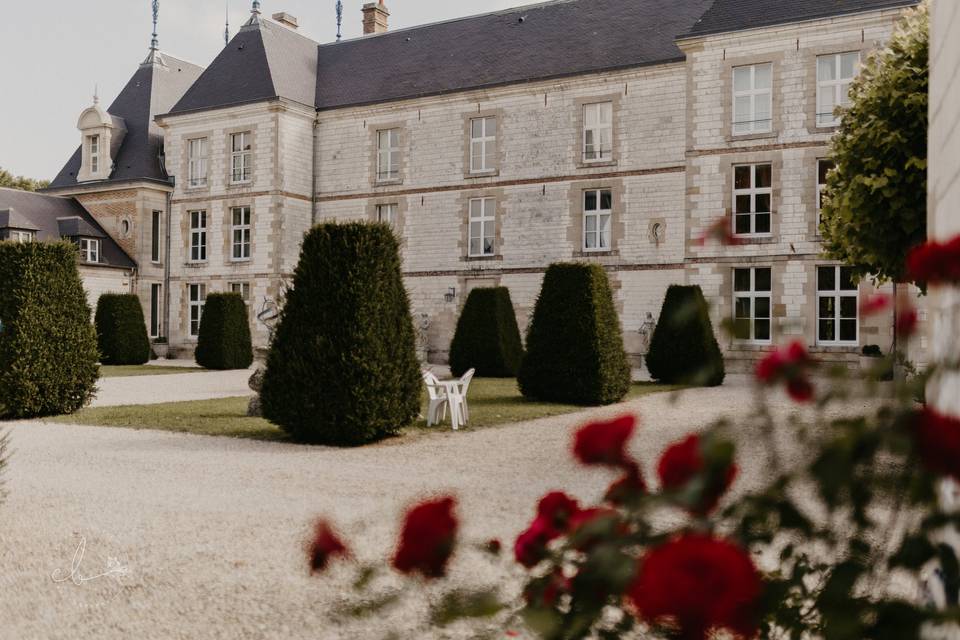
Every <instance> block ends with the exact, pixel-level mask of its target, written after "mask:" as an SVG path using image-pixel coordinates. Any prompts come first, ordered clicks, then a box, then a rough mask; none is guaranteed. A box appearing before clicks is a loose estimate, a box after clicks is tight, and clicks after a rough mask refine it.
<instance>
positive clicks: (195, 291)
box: [187, 284, 207, 338]
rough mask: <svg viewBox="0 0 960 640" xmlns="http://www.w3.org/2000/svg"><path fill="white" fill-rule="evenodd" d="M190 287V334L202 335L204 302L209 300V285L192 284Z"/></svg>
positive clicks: (192, 335)
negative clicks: (201, 324)
mask: <svg viewBox="0 0 960 640" xmlns="http://www.w3.org/2000/svg"><path fill="white" fill-rule="evenodd" d="M187 286H188V287H189V289H190V336H191V337H194V338H195V337H197V336H198V335H200V318H201V317H203V304H204V303H205V302H206V301H207V285H205V284H191V285H187Z"/></svg>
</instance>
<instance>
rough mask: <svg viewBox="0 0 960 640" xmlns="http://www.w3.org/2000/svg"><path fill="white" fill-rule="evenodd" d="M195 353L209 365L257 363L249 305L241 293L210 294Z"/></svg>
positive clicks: (231, 366)
mask: <svg viewBox="0 0 960 640" xmlns="http://www.w3.org/2000/svg"><path fill="white" fill-rule="evenodd" d="M195 357H196V360H197V364H199V365H200V366H201V367H204V368H206V369H217V370H228V369H246V368H247V367H249V366H250V365H251V364H253V345H252V343H251V340H250V321H249V319H248V317H247V305H246V304H245V303H244V301H243V298H242V297H241V296H240V294H239V293H211V294H209V295H207V299H206V301H205V302H204V303H203V315H202V316H201V317H200V332H199V334H198V336H197V350H196V353H195Z"/></svg>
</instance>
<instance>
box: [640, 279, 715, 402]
mask: <svg viewBox="0 0 960 640" xmlns="http://www.w3.org/2000/svg"><path fill="white" fill-rule="evenodd" d="M646 360H647V370H648V371H649V372H650V375H651V376H652V377H653V379H654V380H657V381H659V382H662V383H664V384H686V385H693V386H698V387H716V386H719V385H721V384H723V379H724V377H725V375H726V372H725V369H724V365H723V354H722V353H721V352H720V346H719V345H718V344H717V338H716V336H715V335H714V333H713V324H712V323H711V322H710V307H709V306H708V305H707V301H706V299H705V298H704V297H703V291H701V290H700V287H698V286H680V285H672V286H671V287H670V288H669V289H667V296H666V298H665V299H664V301H663V308H662V309H661V311H660V320H659V321H658V322H657V328H656V329H655V330H654V332H653V338H652V339H651V341H650V352H649V353H648V354H647V358H646Z"/></svg>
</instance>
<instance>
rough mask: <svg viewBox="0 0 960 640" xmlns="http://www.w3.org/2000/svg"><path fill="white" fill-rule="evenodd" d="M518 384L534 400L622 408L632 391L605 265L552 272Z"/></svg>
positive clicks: (553, 267)
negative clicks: (622, 402)
mask: <svg viewBox="0 0 960 640" xmlns="http://www.w3.org/2000/svg"><path fill="white" fill-rule="evenodd" d="M518 382H519V383H520V391H521V392H522V393H523V395H524V396H527V397H528V398H535V399H539V400H548V401H552V402H567V403H572V404H580V405H602V404H612V403H614V402H619V401H620V400H622V399H623V397H624V396H625V395H626V394H627V392H628V391H629V390H630V364H629V362H628V361H627V354H626V352H625V351H624V349H623V334H622V333H621V331H620V320H619V318H618V317H617V311H616V309H615V308H614V306H613V293H612V291H611V290H610V283H609V282H608V281H607V274H606V272H605V271H604V270H603V268H602V267H600V265H596V264H579V263H577V264H553V265H550V268H549V269H547V273H546V275H545V276H544V278H543V288H542V289H541V290H540V297H539V298H537V304H536V306H535V308H534V311H533V319H532V320H531V323H530V328H529V330H528V332H527V352H526V354H525V355H524V358H523V364H522V365H521V367H520V375H519V376H518Z"/></svg>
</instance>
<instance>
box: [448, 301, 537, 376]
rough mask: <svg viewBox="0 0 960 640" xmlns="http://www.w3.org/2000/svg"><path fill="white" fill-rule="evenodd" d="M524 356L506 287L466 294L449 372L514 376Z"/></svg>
mask: <svg viewBox="0 0 960 640" xmlns="http://www.w3.org/2000/svg"><path fill="white" fill-rule="evenodd" d="M522 359H523V343H522V342H521V341H520V330H519V329H518V328H517V316H516V313H515V312H514V310H513V302H512V301H511V300H510V290H509V289H507V288H506V287H490V288H481V289H474V290H473V291H471V292H470V295H469V296H467V302H466V303H465V304H464V305H463V311H462V312H461V313H460V318H459V319H458V320H457V330H456V333H454V335H453V341H452V342H451V343H450V371H451V372H452V373H453V375H455V376H462V375H463V374H464V373H466V372H467V371H468V370H469V369H476V375H477V376H480V377H485V378H513V377H515V376H516V375H517V371H518V369H519V368H520V361H521V360H522Z"/></svg>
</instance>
